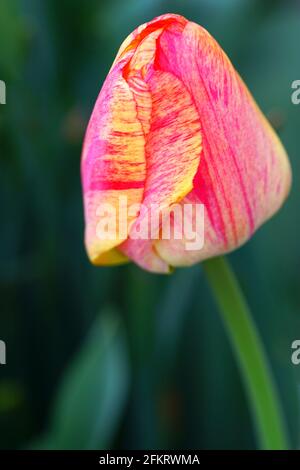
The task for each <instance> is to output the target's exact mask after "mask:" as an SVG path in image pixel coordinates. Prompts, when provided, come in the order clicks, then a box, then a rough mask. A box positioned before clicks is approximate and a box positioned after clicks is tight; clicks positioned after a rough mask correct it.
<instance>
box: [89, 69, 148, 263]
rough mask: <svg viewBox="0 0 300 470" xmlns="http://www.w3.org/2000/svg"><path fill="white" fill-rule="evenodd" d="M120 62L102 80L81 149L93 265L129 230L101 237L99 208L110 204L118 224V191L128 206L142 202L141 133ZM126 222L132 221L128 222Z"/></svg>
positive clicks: (143, 150)
mask: <svg viewBox="0 0 300 470" xmlns="http://www.w3.org/2000/svg"><path fill="white" fill-rule="evenodd" d="M121 66H122V63H120V64H117V65H116V66H115V67H114V69H113V70H112V71H111V73H110V74H109V76H108V77H107V79H106V81H105V84H104V85H103V88H102V90H101V92H100V95H99V97H98V99H97V102H96V105H95V108H94V111H93V113H92V116H91V119H90V123H89V126H88V129H87V133H86V138H85V142H84V148H83V156H82V180H83V191H84V206H85V220H86V230H85V243H86V247H87V251H88V254H89V257H90V259H91V261H92V262H93V263H95V264H101V263H102V261H101V255H102V254H103V253H105V252H107V251H109V250H111V249H112V248H114V247H116V246H118V245H119V244H120V243H121V242H122V241H123V240H124V239H126V237H127V235H128V231H127V232H126V233H124V234H123V236H120V234H119V233H118V232H117V233H116V236H115V237H112V238H111V239H99V236H98V234H97V226H98V223H99V214H97V211H98V210H99V208H101V207H103V205H104V204H110V205H111V206H112V207H113V208H115V210H116V216H117V220H116V222H117V223H118V222H119V218H118V217H119V215H120V214H119V210H118V204H119V201H120V196H123V197H126V198H127V201H128V204H129V205H130V204H133V203H138V202H141V200H142V196H143V191H144V181H145V175H146V163H145V149H144V146H145V142H144V132H143V128H142V125H141V123H140V121H139V120H138V118H137V113H136V106H135V101H134V98H133V94H132V92H131V91H130V88H129V85H128V84H127V82H126V81H125V80H124V78H123V77H122V74H121ZM127 222H128V225H130V222H131V221H130V220H128V221H127ZM128 229H129V228H128Z"/></svg>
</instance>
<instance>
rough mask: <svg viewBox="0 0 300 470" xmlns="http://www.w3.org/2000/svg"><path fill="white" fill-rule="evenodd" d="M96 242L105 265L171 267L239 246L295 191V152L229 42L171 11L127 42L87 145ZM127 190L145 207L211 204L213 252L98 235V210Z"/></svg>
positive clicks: (208, 240)
mask: <svg viewBox="0 0 300 470" xmlns="http://www.w3.org/2000/svg"><path fill="white" fill-rule="evenodd" d="M81 169H82V181H83V193H84V209H85V222H86V229H85V243H86V248H87V252H88V255H89V258H90V260H91V261H92V262H93V263H94V264H96V265H109V264H116V263H119V262H122V261H125V260H127V259H128V258H129V259H130V260H132V261H134V262H136V263H137V264H138V265H140V266H141V267H143V268H145V269H147V270H149V271H153V272H162V273H165V272H169V270H170V267H172V266H187V265H192V264H194V263H197V262H199V261H202V260H204V259H206V258H209V257H212V256H216V255H220V254H223V253H226V252H229V251H231V250H233V249H235V248H237V247H238V246H240V245H241V244H243V243H244V242H245V241H246V240H248V239H249V238H250V237H251V235H252V234H253V233H254V232H255V230H256V229H257V228H258V227H259V226H260V225H261V224H262V223H263V222H264V221H266V220H267V219H268V218H270V217H271V216H272V215H273V214H274V213H275V212H276V211H277V210H278V209H279V207H280V206H281V205H282V203H283V201H284V200H285V198H286V196H287V194H288V191H289V188H290V182H291V171H290V166H289V162H288V159H287V155H286V153H285V150H284V148H283V147H282V145H281V143H280V141H279V139H278V137H277V136H276V135H275V133H274V131H273V130H272V128H271V126H270V125H269V123H268V122H267V120H266V118H265V117H264V116H263V114H262V113H261V111H260V110H259V108H258V106H257V105H256V103H255V101H254V99H253V98H252V96H251V94H250V92H249V91H248V89H247V87H246V86H245V84H244V83H243V81H242V79H241V78H240V76H239V75H238V73H237V72H236V71H235V69H234V68H233V66H232V64H231V62H230V60H229V59H228V57H227V56H226V54H225V53H224V52H223V50H222V49H221V47H220V46H219V45H218V43H217V42H216V41H215V40H214V39H213V38H212V36H211V35H210V34H209V33H208V32H207V31H206V30H205V29H204V28H202V27H201V26H199V25H197V24H195V23H193V22H191V21H188V20H186V19H185V18H183V17H181V16H179V15H174V14H166V15H162V16H160V17H158V18H155V19H154V20H152V21H150V22H148V23H146V24H143V25H142V26H140V27H138V28H137V29H136V30H135V31H134V32H133V33H132V34H130V35H129V36H128V38H127V39H126V40H125V41H124V43H123V44H122V45H121V48H120V50H119V52H118V54H117V57H116V59H115V61H114V63H113V65H112V68H111V70H110V72H109V74H108V76H107V78H106V80H105V82H104V84H103V87H102V90H101V92H100V94H99V96H98V99H97V101H96V104H95V107H94V110H93V113H92V116H91V118H90V122H89V125H88V129H87V132H86V137H85V141H84V147H83V153H82V167H81ZM120 196H126V197H127V200H128V201H129V204H139V203H143V206H144V207H150V206H151V205H155V204H156V205H158V206H163V207H172V205H173V204H175V203H177V204H178V203H179V204H182V205H184V204H186V203H192V204H199V203H201V204H203V205H204V210H205V214H204V216H205V237H204V246H203V248H202V249H201V250H198V251H197V250H196V251H188V250H186V247H185V243H184V240H183V239H182V240H177V239H175V238H174V237H173V238H171V239H170V240H165V239H158V240H151V239H150V240H133V239H131V238H130V229H131V227H132V226H133V224H137V223H139V222H140V221H141V219H142V218H143V217H144V214H143V211H141V213H139V214H137V215H136V216H130V215H128V222H129V223H128V232H127V233H125V234H123V235H122V237H115V238H114V239H109V240H100V239H99V238H98V237H97V223H98V216H97V208H98V207H99V205H101V204H105V203H109V204H111V205H113V206H114V205H117V204H118V201H119V199H120Z"/></svg>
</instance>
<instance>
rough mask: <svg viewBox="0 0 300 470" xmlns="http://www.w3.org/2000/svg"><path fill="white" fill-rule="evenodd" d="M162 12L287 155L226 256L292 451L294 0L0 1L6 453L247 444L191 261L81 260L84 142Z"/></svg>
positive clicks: (0, 411)
mask: <svg viewBox="0 0 300 470" xmlns="http://www.w3.org/2000/svg"><path fill="white" fill-rule="evenodd" d="M166 12H174V13H180V14H183V15H184V16H186V17H187V18H188V19H191V20H193V21H196V22H198V23H200V24H201V25H203V26H204V27H205V28H207V29H208V30H209V31H210V32H211V33H212V34H213V35H214V36H215V37H216V39H217V40H218V41H219V42H220V44H221V45H222V47H223V48H224V49H225V51H226V52H227V53H228V55H229V57H230V58H231V60H232V61H233V63H234V65H235V66H236V68H237V69H238V71H239V72H240V74H241V75H242V77H243V78H244V79H245V81H246V83H247V84H248V86H249V88H250V90H251V91H252V93H253V94H254V96H255V98H256V99H257V101H258V103H259V105H260V106H261V107H262V109H263V111H264V112H265V113H266V114H267V116H268V118H269V119H270V120H271V122H272V124H273V125H274V126H275V128H276V129H277V131H278V133H279V135H280V137H281V139H282V141H283V143H284V145H285V146H286V148H287V151H288V153H289V155H290V159H291V162H292V167H293V174H294V185H293V190H292V193H291V195H290V198H289V200H288V202H287V203H286V205H285V206H284V208H283V209H282V210H281V212H280V213H279V214H278V215H276V217H275V218H274V219H273V220H272V221H270V222H268V223H267V224H266V225H265V226H263V227H262V228H261V229H260V230H259V231H258V233H257V234H256V235H255V236H254V237H253V239H252V240H251V241H250V242H249V243H248V244H247V245H246V246H245V247H243V248H241V249H240V250H239V251H237V252H236V253H234V254H232V255H231V256H230V260H231V262H232V265H233V267H234V269H235V271H236V273H237V274H238V277H239V280H240V283H241V285H242V287H243V289H244V292H245V294H246V295H247V298H248V300H249V303H250V306H251V308H252V311H253V314H254V317H255V321H256V323H257V325H258V328H259V330H260V332H261V335H262V337H263V340H264V343H265V345H266V349H267V352H268V356H269V357H270V360H271V364H272V368H273V371H274V374H275V377H276V381H277V383H278V386H279V390H280V396H281V400H282V404H283V408H284V412H285V416H286V418H287V421H288V425H289V431H290V435H291V439H292V442H293V446H294V447H295V448H296V447H299V443H300V435H299V424H300V423H299V411H298V409H299V398H300V389H299V385H300V382H299V379H300V376H299V373H300V365H299V366H298V368H297V366H294V365H292V363H291V359H290V356H291V342H292V341H293V340H294V339H300V310H299V303H300V288H299V272H300V269H299V268H300V266H299V265H300V263H299V261H300V251H299V233H298V229H299V222H300V216H299V205H300V193H299V188H298V182H299V172H300V163H299V131H300V129H299V125H300V105H298V106H296V105H293V104H292V103H291V93H292V90H291V83H292V81H294V80H297V79H300V46H299V40H300V6H299V2H296V1H288V0H282V1H274V0H272V1H262V0H259V1H258V0H256V1H255V0H227V1H225V0H223V1H221V0H218V1H217V0H194V1H193V0H185V1H184V0H182V1H179V0H172V1H171V0H170V1H163V0H126V1H125V0H109V1H103V0H89V1H83V0H82V1H76V0H43V1H41V0H23V1H21V0H20V1H17V0H1V3H0V79H1V80H4V81H5V82H6V86H7V104H6V105H0V142H1V150H0V152H1V153H0V155H1V156H0V158H1V172H0V203H1V231H0V257H1V265H0V266H1V267H0V305H1V312H0V339H2V340H4V341H5V342H6V346H7V365H0V447H1V448H24V447H25V448H28V447H29V448H62V449H65V448H75V449H82V448H85V449H86V448H95V449H101V448H121V449H132V448H145V449H151V448H160V449H166V448H233V449H238V448H254V447H256V440H255V437H254V434H253V428H252V421H251V416H250V414H249V408H248V405H247V402H246V399H245V394H244V389H243V386H242V384H241V381H240V377H239V373H238V371H237V367H236V364H235V360H234V357H233V355H232V353H231V350H230V347H229V344H228V341H227V337H226V335H225V332H224V329H223V325H222V323H221V320H220V319H219V315H218V312H217V310H216V307H215V304H214V301H213V299H212V297H211V293H210V291H209V287H208V285H207V283H206V280H205V278H204V275H203V273H202V269H201V265H199V266H195V267H194V268H192V269H186V270H184V269H183V270H178V271H176V272H175V274H174V275H172V276H169V277H164V276H159V275H151V274H149V273H146V272H143V271H141V270H140V269H139V268H138V267H136V266H134V265H126V266H122V267H115V268H95V267H93V266H91V265H90V264H89V262H88V260H87V257H86V254H85V251H84V246H83V213H82V200H81V186H80V175H79V164H80V152H81V144H82V138H83V133H84V129H85V127H86V125H87V122H88V118H89V115H90V113H91V110H92V107H93V103H94V101H95V99H96V97H97V94H98V92H99V90H100V87H101V84H102V82H103V80H104V78H105V76H106V74H107V72H108V70H109V68H110V65H111V63H112V61H113V59H114V56H115V54H116V52H117V49H118V47H119V45H120V43H121V41H122V40H123V39H124V38H125V37H126V36H127V34H128V33H130V32H131V31H132V30H133V29H134V28H135V27H136V26H137V25H138V24H140V23H143V22H145V21H148V20H150V19H152V18H153V17H154V16H157V15H160V14H162V13H166Z"/></svg>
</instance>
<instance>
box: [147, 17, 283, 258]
mask: <svg viewBox="0 0 300 470" xmlns="http://www.w3.org/2000/svg"><path fill="white" fill-rule="evenodd" d="M157 62H158V63H159V65H160V67H161V69H162V70H165V71H166V72H170V73H173V74H174V75H177V77H178V78H179V79H180V80H181V81H182V82H183V84H184V85H185V86H186V87H187V89H188V90H189V93H190V94H191V96H193V99H194V102H195V104H196V107H197V110H198V115H199V118H200V122H201V129H202V131H201V132H202V146H203V152H202V156H201V164H200V166H199V168H198V171H197V174H196V175H195V178H194V181H193V186H194V187H193V190H192V193H191V197H190V198H191V199H192V200H194V201H195V202H197V201H198V203H203V204H204V205H205V214H206V217H205V229H206V233H205V235H206V236H205V238H206V241H205V246H204V248H203V250H201V252H199V253H193V252H191V251H190V252H186V250H185V249H184V242H185V241H184V240H182V241H177V240H176V241H174V240H173V241H172V243H170V242H167V241H164V240H162V241H159V242H158V243H156V249H157V251H158V252H159V254H160V255H161V256H162V257H163V259H165V260H166V261H167V262H168V263H170V264H174V265H187V264H193V263H194V262H197V261H201V260H202V259H205V258H207V257H209V256H213V255H217V254H221V253H224V252H228V251H230V250H232V249H234V248H236V247H237V246H239V245H241V244H242V243H244V242H245V241H246V240H247V239H248V238H249V237H250V236H251V235H252V233H253V232H254V231H255V230H256V229H257V228H258V227H259V226H260V225H261V224H262V223H263V222H264V221H265V220H266V219H268V218H269V217H270V216H271V215H272V214H274V213H275V212H276V211H277V210H278V208H279V207H280V206H281V204H282V203H283V201H284V199H285V198H286V196H287V194H288V191H289V187H290V181H291V172H290V167H289V163H288V159H287V156H286V153H285V151H284V149H283V147H282V145H281V143H280V141H279V139H278V138H277V137H276V135H275V133H274V132H273V130H272V129H271V127H270V125H269V124H268V122H267V121H266V119H265V118H264V116H263V115H262V113H261V112H260V110H259V109H258V107H257V105H256V104H255V102H254V100H253V98H252V97H251V95H250V93H249V92H248V90H247V88H246V86H245V85H244V83H243V82H242V80H241V79H240V77H239V75H238V74H237V73H236V71H235V70H234V68H233V66H232V64H231V63H230V61H229V59H228V57H227V56H226V55H225V53H224V52H223V51H222V49H221V48H220V46H219V45H218V44H217V43H216V41H215V40H214V39H213V38H212V37H211V36H210V34H209V33H208V32H207V31H206V30H205V29H203V28H201V27H200V26H198V25H196V24H194V23H190V22H189V23H188V24H187V26H186V27H185V29H184V31H183V33H182V35H181V36H174V35H172V34H171V33H170V32H168V31H164V32H163V34H162V35H161V36H160V39H159V47H158V57H157ZM183 202H184V201H183Z"/></svg>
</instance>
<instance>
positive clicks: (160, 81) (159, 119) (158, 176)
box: [120, 70, 201, 271]
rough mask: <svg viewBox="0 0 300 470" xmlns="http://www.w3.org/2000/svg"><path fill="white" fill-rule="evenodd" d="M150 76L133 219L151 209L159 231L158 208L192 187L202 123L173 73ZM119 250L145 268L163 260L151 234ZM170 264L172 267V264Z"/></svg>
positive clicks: (155, 266)
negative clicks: (141, 180)
mask: <svg viewBox="0 0 300 470" xmlns="http://www.w3.org/2000/svg"><path fill="white" fill-rule="evenodd" d="M146 82H147V83H148V86H149V90H150V93H151V100H152V113H151V126H150V132H149V135H148V137H147V139H146V160H147V176H146V181H145V189H144V194H143V206H142V210H141V212H140V215H139V217H138V218H137V220H136V222H135V225H137V224H143V219H144V218H145V217H148V216H150V214H151V218H152V222H153V221H154V222H153V223H152V229H153V231H154V232H155V230H156V228H157V227H155V223H156V224H159V217H156V216H155V207H157V209H156V213H157V212H159V211H161V210H162V209H163V208H168V207H169V206H170V205H172V204H173V203H175V202H177V201H180V200H181V199H182V198H183V197H184V196H185V195H186V194H188V193H189V192H190V191H191V189H192V187H193V178H194V176H195V174H196V172H197V168H198V165H199V162H200V154H201V129H200V124H199V116H198V113H197V110H196V108H195V105H194V103H193V101H192V99H191V96H190V95H189V93H188V92H187V90H186V88H185V87H184V86H183V85H182V83H181V82H180V81H179V80H178V79H177V78H176V77H174V75H172V74H170V73H166V72H161V71H158V70H156V71H151V72H150V73H149V76H148V77H147V78H146ZM134 229H135V226H134V225H133V228H132V230H134ZM120 250H121V251H122V252H123V253H125V254H126V255H127V256H128V257H129V258H131V259H133V260H134V261H136V263H138V264H140V265H141V266H143V267H145V268H147V269H150V270H155V271H157V270H159V271H161V269H162V261H161V260H160V259H157V258H158V257H157V255H156V254H155V252H153V247H152V241H151V237H150V234H149V240H132V239H129V240H127V241H126V242H125V243H124V244H123V245H122V246H121V247H120ZM150 254H151V255H152V256H150ZM154 255H155V256H154ZM166 269H167V271H169V267H168V268H167V267H166Z"/></svg>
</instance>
